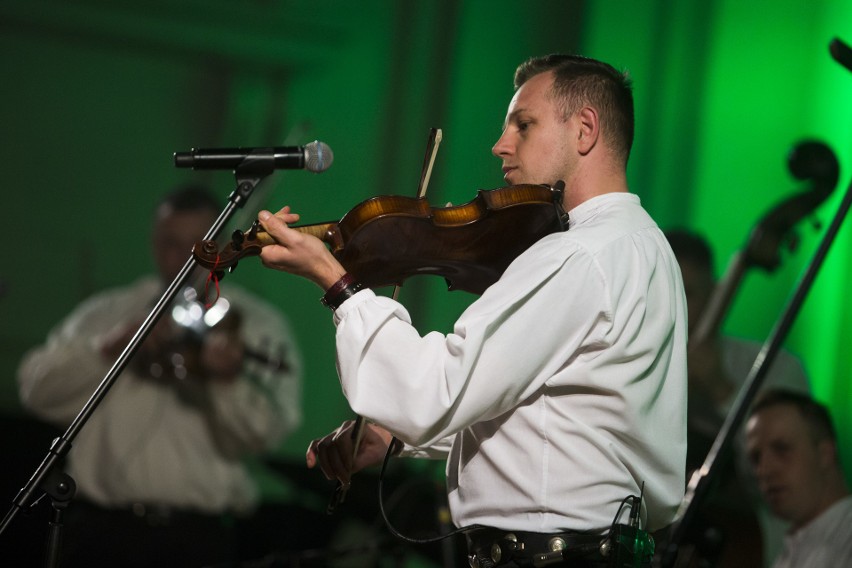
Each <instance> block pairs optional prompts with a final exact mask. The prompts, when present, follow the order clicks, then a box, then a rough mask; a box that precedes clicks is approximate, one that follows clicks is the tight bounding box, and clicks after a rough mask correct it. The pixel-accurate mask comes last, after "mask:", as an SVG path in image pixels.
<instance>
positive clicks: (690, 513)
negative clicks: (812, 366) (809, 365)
mask: <svg viewBox="0 0 852 568" xmlns="http://www.w3.org/2000/svg"><path fill="white" fill-rule="evenodd" d="M830 49H831V53H832V55H833V56H834V58H835V59H836V60H837V61H838V62H839V63H841V64H842V65H844V66H845V67H847V69H849V70H850V71H852V49H850V48H849V47H847V46H846V45H845V44H843V43H842V42H840V40H837V39H835V40H833V41H832V43H831V46H830ZM850 204H852V184H850V185H849V187H847V189H846V193H845V195H844V196H843V199H842V200H841V202H840V205H839V207H838V209H837V213H835V215H834V218H833V219H832V221H831V225H829V227H828V229H827V230H826V232H825V235H824V236H823V238H822V241H821V242H820V244H819V247H818V248H817V251H816V253H814V257H813V259H812V260H811V263H810V265H809V266H808V268H807V270H806V271H805V274H804V275H803V276H802V278H801V280H800V281H799V284H798V285H797V287H796V289H795V292H794V294H793V297H792V298H791V300H790V301H789V303H788V305H787V307H786V308H785V310H784V312H782V315H781V318H780V319H779V320H778V322H776V325H775V328H774V329H773V330H772V333H771V334H770V336H769V338H768V339H767V340H766V342H765V343H764V344H763V347H762V349H761V350H760V352H759V353H758V355H757V358H756V359H755V361H754V365H752V368H751V371H750V372H749V374H748V377H747V378H746V381H745V383H744V384H743V386H742V388H741V389H740V392H739V394H738V395H737V398H736V400H735V401H734V404H733V410H732V412H730V413H729V414H728V416H727V418H726V419H725V422H724V423H723V424H722V429H721V430H720V431H719V434H718V435H717V436H716V439H715V441H714V442H713V446H712V447H711V448H710V451H709V452H708V454H707V458H706V459H705V460H704V463H703V464H702V465H701V467H700V468H698V469H697V470H696V471H695V473H694V474H693V475H692V478H691V479H690V481H689V485H688V487H687V490H686V495H685V496H684V498H683V501H681V504H680V508H679V510H678V514H677V516H678V517H679V520H677V521H675V524H674V525H673V527H672V530H671V532H670V534H671V538H670V539H669V541H668V544H667V546H666V548H665V550H664V551H663V555H662V558H661V566H663V568H671V567H672V566H674V565H675V562H676V560H677V555H678V551H679V547H680V545H681V543H682V542H683V541H684V539H685V537H686V535H687V534H688V531H689V529H690V527H691V525H692V524H693V522H694V520H695V517H696V515H697V513H698V509H699V508H700V506H701V505H702V503H703V502H704V500H705V499H706V498H707V496H708V494H709V490H710V487H711V486H712V483H713V481H714V480H715V478H716V475H717V474H718V472H719V469H720V466H721V463H722V459H723V458H725V457H727V455H728V452H729V451H730V448H731V445H732V444H733V440H734V436H735V434H736V432H737V430H738V429H739V426H740V425H741V424H742V422H743V420H744V418H745V416H746V412H747V411H748V409H749V407H750V406H751V403H752V401H753V400H754V397H755V395H756V394H757V392H758V390H759V388H760V386H761V384H762V383H763V380H764V377H765V376H766V373H767V371H768V370H769V367H770V365H771V364H772V361H773V360H774V359H775V356H776V355H777V353H778V350H779V349H780V347H781V344H782V343H783V342H784V339H785V338H786V337H787V333H788V332H789V330H790V327H791V326H792V325H793V321H794V320H795V318H796V316H797V315H798V313H799V310H800V308H801V306H802V303H803V302H804V300H805V297H806V296H807V294H808V292H809V291H810V289H811V286H812V285H813V282H814V279H815V278H816V275H817V273H818V272H819V270H820V268H821V267H822V264H823V261H824V260H825V257H826V255H827V254H828V249H829V248H830V247H831V245H832V243H833V242H834V240H835V238H836V236H837V232H838V230H839V229H840V225H841V224H842V223H843V220H844V219H845V217H846V214H847V213H848V211H849V207H850Z"/></svg>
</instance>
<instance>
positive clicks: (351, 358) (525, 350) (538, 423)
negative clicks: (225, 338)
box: [259, 55, 687, 566]
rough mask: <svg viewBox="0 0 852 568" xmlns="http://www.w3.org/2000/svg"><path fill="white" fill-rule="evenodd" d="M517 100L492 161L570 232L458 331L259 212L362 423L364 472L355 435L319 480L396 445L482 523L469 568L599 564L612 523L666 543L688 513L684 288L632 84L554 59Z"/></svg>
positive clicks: (317, 451) (327, 443)
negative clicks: (426, 322)
mask: <svg viewBox="0 0 852 568" xmlns="http://www.w3.org/2000/svg"><path fill="white" fill-rule="evenodd" d="M515 88H516V92H515V95H514V97H513V98H512V100H511V102H510V103H509V107H508V114H507V116H506V120H505V123H504V126H503V133H502V135H501V136H500V138H499V140H498V141H497V143H496V144H495V145H494V147H493V149H492V152H493V153H494V155H495V156H496V157H497V158H499V159H500V160H501V161H502V165H503V172H504V179H505V180H506V182H508V183H509V184H538V183H546V184H551V185H553V184H556V182H557V181H563V182H564V183H565V191H564V197H563V203H562V205H563V208H564V210H565V211H567V212H568V218H569V221H568V229H567V230H566V231H564V232H557V233H553V234H550V235H548V236H545V237H543V238H542V239H540V240H539V241H537V242H536V243H535V244H533V245H532V246H531V247H530V248H529V249H527V250H526V251H525V252H523V253H521V254H520V256H518V257H517V258H516V259H515V260H514V262H513V263H512V264H511V265H510V266H509V267H508V268H507V269H506V271H505V272H504V273H503V275H502V277H501V278H500V279H499V280H498V281H497V282H496V283H494V284H493V285H491V286H490V287H489V288H488V289H487V290H485V292H484V293H483V294H482V296H481V297H480V298H479V299H478V300H477V301H475V302H473V303H472V304H471V305H470V307H469V308H468V309H467V310H466V311H465V312H464V313H463V314H462V315H461V317H460V318H459V319H458V320H457V322H456V323H455V325H454V329H453V331H452V333H449V334H446V335H444V334H440V333H437V332H433V333H429V334H427V335H425V336H423V337H421V336H420V335H419V334H418V333H417V331H416V330H415V329H414V328H413V327H412V326H411V323H410V318H409V315H408V313H407V312H406V310H405V308H404V307H403V306H402V305H400V304H399V303H397V302H395V301H393V300H391V299H390V298H386V297H381V296H377V295H376V294H374V293H373V292H372V291H371V290H369V289H366V288H363V287H362V286H360V284H359V283H358V282H357V281H356V280H355V278H354V277H352V276H351V275H349V274H347V271H346V269H345V268H344V267H343V266H342V265H341V264H340V263H339V262H338V261H337V260H336V259H335V257H334V256H333V255H332V254H331V253H330V252H329V251H328V249H327V248H326V247H325V245H324V244H323V243H322V242H321V241H320V240H319V239H317V238H315V237H312V236H309V235H306V234H302V233H299V232H297V231H295V230H292V229H290V228H289V227H288V225H289V224H292V223H295V222H296V221H297V220H298V218H299V216H298V215H297V214H295V213H294V212H292V211H291V210H290V208H289V207H284V208H283V209H281V210H280V211H279V212H278V213H277V214H275V215H272V214H271V213H269V212H267V211H263V212H261V213H260V214H259V219H260V222H261V224H262V225H263V227H264V228H265V229H266V231H268V232H269V234H270V235H271V236H272V237H273V238H274V239H275V240H276V242H277V245H271V246H267V247H264V249H263V251H262V253H261V259H262V261H263V263H264V264H265V265H266V266H268V267H271V268H276V269H279V270H283V271H286V272H290V273H293V274H298V275H301V276H304V277H305V278H308V279H309V280H311V281H313V282H315V283H316V284H317V285H319V286H320V287H321V288H322V289H323V290H326V294H325V296H324V298H323V299H324V303H325V304H326V305H328V306H329V307H330V308H331V309H332V310H334V318H333V319H334V323H335V325H336V326H337V335H336V342H337V365H338V369H339V374H340V380H341V384H342V387H343V392H344V394H345V395H346V397H347V399H348V401H349V403H350V405H351V407H352V410H353V411H354V412H356V413H358V414H359V415H361V416H363V417H365V418H366V419H367V420H368V421H369V422H368V426H367V428H366V432H365V434H364V437H363V440H362V441H361V443H360V446H359V449H358V452H357V455H356V456H354V459H353V456H352V455H351V454H352V451H353V441H352V437H351V429H352V423H345V424H343V425H342V426H341V427H340V428H338V429H337V430H336V431H335V432H333V433H331V434H329V435H327V436H325V437H323V438H321V439H317V440H314V441H313V442H312V443H311V444H310V447H309V448H308V451H307V463H308V466H309V467H315V466H317V465H318V466H319V467H320V468H321V469H322V471H323V473H324V474H325V475H326V477H328V478H329V479H337V480H339V481H341V482H344V483H345V482H348V481H349V477H350V472H354V471H358V470H360V469H362V468H364V467H366V466H369V465H373V464H376V463H378V462H379V461H381V458H382V457H383V456H384V455H385V452H386V451H387V449H388V447H389V446H390V445H391V442H392V440H393V438H396V439H397V440H399V441H400V443H394V444H393V448H394V449H393V450H392V451H395V452H397V453H399V454H400V455H404V456H415V457H441V458H446V459H447V470H446V471H447V490H448V499H449V503H450V508H451V511H452V518H453V522H454V524H455V525H456V526H458V527H471V526H473V525H476V526H477V528H476V529H472V530H470V531H469V532H468V533H467V537H468V544H469V552H470V555H471V558H470V560H471V564H472V565H475V566H494V565H498V566H520V565H529V563H530V562H531V559H532V558H534V557H535V558H538V560H537V562H539V563H541V562H545V563H547V564H550V563H551V562H556V563H558V562H562V561H563V559H565V560H567V559H569V558H574V557H577V556H579V557H581V558H582V559H581V560H580V562H587V563H588V564H576V565H591V566H597V565H604V563H605V562H606V561H607V558H606V556H607V554H608V550H609V551H610V552H611V549H607V546H604V547H603V548H601V546H600V545H601V544H605V542H606V536H607V535H608V534H609V533H610V530H611V529H612V527H613V526H614V525H616V524H625V525H626V524H627V523H628V522H632V523H633V526H641V527H642V529H644V530H648V531H654V530H657V529H659V528H662V527H665V526H666V525H668V524H669V523H671V521H672V520H673V518H674V515H675V511H676V508H677V506H678V505H679V503H680V501H681V499H682V496H683V488H684V476H685V466H684V463H685V454H686V340H687V329H686V327H687V321H686V304H685V297H684V290H683V284H682V281H681V276H680V271H679V269H678V265H677V261H676V260H675V257H674V255H673V254H672V251H671V249H670V247H669V245H668V243H667V242H666V239H665V236H664V235H663V233H662V232H661V231H660V229H659V228H658V227H657V225H656V223H655V222H654V221H653V220H652V219H651V218H650V216H649V215H648V214H647V213H646V212H645V211H644V210H643V209H642V207H641V205H640V203H639V198H638V197H637V196H636V195H633V194H631V193H629V190H628V185H627V176H626V164H627V160H628V156H629V152H630V147H631V144H632V139H633V99H632V93H631V86H630V81H629V79H628V78H627V77H626V76H625V75H624V74H622V73H620V72H618V71H617V70H615V69H614V68H612V67H611V66H609V65H607V64H605V63H601V62H599V61H595V60H592V59H587V58H584V57H579V56H564V55H551V56H546V57H541V58H534V59H531V60H529V61H527V62H525V63H524V64H522V65H521V66H520V67H519V68H518V70H517V71H516V74H515ZM639 496H641V502H640V498H639ZM625 503H627V504H629V505H632V509H631V508H628V507H622V505H624V504H625ZM628 510H630V514H629V516H630V517H632V520H630V521H629V520H628ZM602 551H603V552H602ZM572 565H574V564H572Z"/></svg>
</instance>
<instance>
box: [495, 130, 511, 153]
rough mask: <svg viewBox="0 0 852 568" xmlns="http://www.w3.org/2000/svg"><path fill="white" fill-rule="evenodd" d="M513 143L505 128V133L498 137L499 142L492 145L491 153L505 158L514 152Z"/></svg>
mask: <svg viewBox="0 0 852 568" xmlns="http://www.w3.org/2000/svg"><path fill="white" fill-rule="evenodd" d="M512 148H513V147H512V144H511V142H510V140H509V136H508V134H507V131H506V130H504V131H503V134H501V135H500V138H498V139H497V142H496V143H495V144H494V146H492V148H491V153H492V154H494V155H495V156H497V157H498V158H503V157H505V156H508V155H510V154H511V153H512Z"/></svg>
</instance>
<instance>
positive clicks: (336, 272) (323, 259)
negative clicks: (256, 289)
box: [257, 205, 346, 290]
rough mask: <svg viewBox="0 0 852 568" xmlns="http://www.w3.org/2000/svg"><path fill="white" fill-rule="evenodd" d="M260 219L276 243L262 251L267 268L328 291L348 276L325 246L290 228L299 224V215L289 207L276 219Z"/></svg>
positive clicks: (263, 216)
mask: <svg viewBox="0 0 852 568" xmlns="http://www.w3.org/2000/svg"><path fill="white" fill-rule="evenodd" d="M257 218H258V220H259V221H260V224H261V225H262V226H263V228H264V229H265V230H266V232H267V233H269V235H270V236H271V237H272V238H274V239H275V242H276V243H277V244H275V245H269V246H265V247H263V250H262V251H261V253H260V260H261V262H263V265H264V266H266V267H268V268H275V269H276V270H283V271H284V272H289V273H291V274H296V275H299V276H303V277H305V278H307V279H308V280H310V281H311V282H314V283H315V284H317V285H318V286H319V287H320V288H322V289H323V290H328V289H329V288H330V287H331V286H332V285H333V284H334V283H335V282H337V281H338V280H339V279H340V278H341V277H342V276H343V275H344V274H346V269H344V268H343V266H342V265H341V264H340V262H338V261H337V259H336V258H334V255H332V254H331V251H329V250H328V248H327V247H326V246H325V243H323V242H322V241H321V240H319V239H318V238H316V237H314V236H312V235H308V234H305V233H300V232H299V231H294V230H293V229H291V228H289V227H288V226H287V225H288V224H290V223H295V222H297V221H298V220H299V215H297V214H296V213H292V212H291V211H290V206H289V205H287V206H285V207H284V208H283V209H281V210H280V211H278V213H276V214H275V215H273V214H272V213H270V212H269V211H261V212H260V213H258V215H257Z"/></svg>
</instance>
